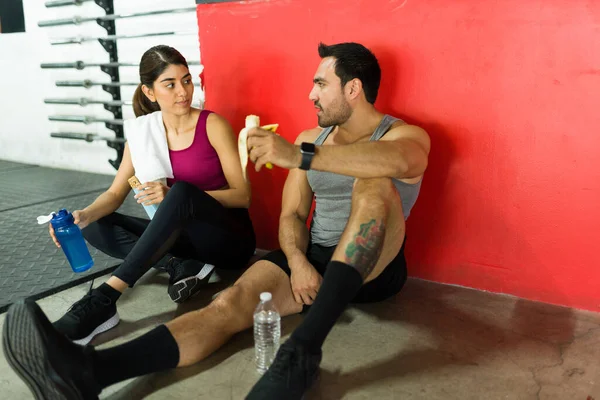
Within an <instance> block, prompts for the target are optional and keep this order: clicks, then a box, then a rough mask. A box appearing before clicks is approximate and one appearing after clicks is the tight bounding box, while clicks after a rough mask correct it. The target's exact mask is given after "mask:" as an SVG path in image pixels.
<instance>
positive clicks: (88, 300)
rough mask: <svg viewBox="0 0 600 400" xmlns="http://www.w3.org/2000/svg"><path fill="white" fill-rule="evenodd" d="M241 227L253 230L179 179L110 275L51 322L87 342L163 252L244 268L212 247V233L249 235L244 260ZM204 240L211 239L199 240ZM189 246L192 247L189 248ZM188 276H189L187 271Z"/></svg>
mask: <svg viewBox="0 0 600 400" xmlns="http://www.w3.org/2000/svg"><path fill="white" fill-rule="evenodd" d="M246 213H247V211H246ZM200 227H202V228H200ZM188 228H190V229H188ZM211 231H214V232H215V233H214V235H211V234H210V232H211ZM199 232H201V233H202V234H199ZM246 232H252V227H251V223H250V220H249V218H247V221H246V220H240V221H238V218H236V217H235V213H233V212H230V211H229V210H227V209H225V208H224V207H223V206H222V205H221V204H220V203H219V202H218V201H216V200H215V199H214V198H212V197H211V196H209V195H208V194H206V193H205V192H203V191H202V190H200V189H198V188H197V187H195V186H193V185H190V184H187V183H185V182H178V183H176V184H175V185H173V187H172V188H171V189H170V190H169V192H168V193H167V196H166V197H165V199H164V200H163V202H162V203H161V206H160V207H159V209H158V211H157V212H156V214H155V216H154V218H153V219H152V221H150V222H149V223H148V226H147V227H146V229H145V230H144V232H143V233H142V235H141V236H140V237H139V239H138V240H137V242H136V243H135V244H134V245H133V247H132V248H131V249H130V251H129V252H128V254H127V255H126V257H125V259H124V261H123V263H122V264H121V265H120V266H119V268H117V269H116V270H115V272H114V273H113V276H111V278H110V279H109V280H108V281H107V282H106V283H105V284H102V285H101V286H99V287H98V288H96V289H93V290H92V291H91V292H90V293H89V294H87V295H86V296H84V297H83V298H82V299H81V300H80V301H78V302H77V303H75V304H74V305H73V306H72V307H71V309H70V310H69V312H67V313H66V314H65V315H64V316H63V317H62V318H61V319H60V320H58V321H57V322H56V323H55V324H54V326H55V328H56V329H58V330H59V331H60V332H62V333H63V334H65V335H66V336H67V337H69V338H70V339H71V340H73V341H75V342H77V343H79V344H87V343H88V342H89V341H91V340H92V339H93V337H94V336H95V335H97V334H99V333H101V332H104V331H106V330H109V329H111V328H113V327H114V326H116V324H117V323H118V322H119V315H118V313H117V308H116V304H115V303H116V301H117V299H118V298H119V296H120V294H121V292H122V291H123V290H125V288H127V287H131V286H133V285H134V284H135V282H137V280H138V279H139V278H140V277H141V276H142V275H143V274H145V273H146V272H147V271H148V270H149V269H150V267H151V266H152V265H153V264H154V263H156V261H158V260H160V259H161V258H162V257H163V256H165V255H166V253H167V252H168V251H173V253H174V254H175V255H179V254H181V253H182V252H184V253H191V254H192V255H194V253H195V255H196V256H197V257H196V258H197V259H198V260H202V261H206V262H209V263H211V264H215V263H216V264H218V262H221V261H224V262H227V263H228V264H227V265H230V264H229V262H231V263H235V262H237V263H238V264H241V265H239V267H243V266H244V265H245V263H241V262H239V260H240V259H241V258H240V256H239V254H238V255H235V256H234V255H227V256H224V257H221V258H218V257H217V256H218V253H219V251H220V252H223V253H231V251H230V250H229V249H228V248H226V247H224V246H221V247H220V250H219V251H214V250H215V249H214V246H216V244H215V242H214V240H213V236H214V237H217V238H221V243H224V242H226V241H227V240H231V241H232V242H235V240H236V237H237V236H239V237H244V238H245V237H249V238H251V239H247V240H246V241H245V242H244V243H245V247H246V248H244V250H245V251H244V253H243V257H246V254H248V255H247V257H246V259H245V260H247V259H249V258H250V257H251V256H252V253H253V250H254V234H253V233H246ZM196 236H198V237H196ZM192 238H193V240H194V245H193V249H189V248H188V249H182V247H183V246H180V244H183V243H185V242H188V243H189V242H190V241H192ZM211 240H213V241H211ZM204 241H206V242H207V243H210V244H209V245H202V243H203V242H204ZM237 241H238V242H239V241H240V239H239V238H238V239H237ZM178 242H180V243H178ZM250 247H252V248H251V249H250ZM202 248H204V249H210V251H207V252H206V253H205V254H203V253H202V252H200V253H199V252H198V250H199V249H200V250H201V249H202ZM176 250H178V251H176ZM190 250H195V251H193V252H190ZM236 250H237V249H236ZM204 256H206V260H204ZM187 264H189V263H187ZM196 265H197V264H196ZM200 268H201V266H200ZM187 270H189V268H187ZM184 272H186V271H184ZM188 272H189V271H188ZM182 276H184V275H182V274H179V275H178V278H181V277H182ZM187 276H188V277H189V273H188V275H187ZM181 279H184V278H181ZM181 279H175V280H173V279H172V280H171V283H173V284H175V283H176V282H179V281H180V280H181ZM188 297H189V296H188Z"/></svg>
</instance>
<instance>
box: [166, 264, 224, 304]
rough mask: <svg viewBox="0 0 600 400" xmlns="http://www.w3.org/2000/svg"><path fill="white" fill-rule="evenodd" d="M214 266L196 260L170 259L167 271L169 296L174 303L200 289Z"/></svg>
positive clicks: (181, 300)
mask: <svg viewBox="0 0 600 400" xmlns="http://www.w3.org/2000/svg"><path fill="white" fill-rule="evenodd" d="M214 270H215V266H214V265H211V264H205V263H202V262H200V261H196V260H183V261H181V260H178V259H172V262H171V263H170V266H169V268H168V269H167V272H169V275H171V278H170V279H169V289H168V292H169V296H170V297H171V300H173V301H174V302H175V303H183V302H184V301H186V300H187V299H189V298H190V297H192V296H193V295H195V294H196V293H198V292H199V291H200V289H201V288H202V285H203V284H204V283H207V282H208V280H209V279H210V276H211V274H212V273H213V272H214Z"/></svg>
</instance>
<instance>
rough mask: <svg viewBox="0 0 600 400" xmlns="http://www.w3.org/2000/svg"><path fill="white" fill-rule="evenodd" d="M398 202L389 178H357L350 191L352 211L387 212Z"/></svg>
mask: <svg viewBox="0 0 600 400" xmlns="http://www.w3.org/2000/svg"><path fill="white" fill-rule="evenodd" d="M399 202H400V196H399V194H398V191H397V190H396V187H395V186H394V183H393V182H392V179H391V178H368V179H363V178H357V179H356V180H355V181H354V186H353V189H352V207H353V209H355V210H356V209H363V208H368V209H381V210H387V209H388V208H389V206H390V205H393V204H396V203H399Z"/></svg>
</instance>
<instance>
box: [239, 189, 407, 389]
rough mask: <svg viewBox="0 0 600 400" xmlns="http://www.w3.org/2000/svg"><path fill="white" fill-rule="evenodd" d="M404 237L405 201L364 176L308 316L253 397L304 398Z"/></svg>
mask: <svg viewBox="0 0 600 400" xmlns="http://www.w3.org/2000/svg"><path fill="white" fill-rule="evenodd" d="M403 240H404V216H403V212H402V202H401V200H400V196H399V194H398V192H397V191H396V188H395V187H394V185H393V183H392V181H391V180H390V179H388V178H376V179H358V180H356V182H355V185H354V189H353V192H352V210H351V215H350V218H349V219H348V223H347V225H346V228H345V230H344V232H343V234H342V236H341V238H340V242H339V243H338V246H337V247H336V250H335V252H334V254H333V257H332V260H331V261H330V262H329V264H328V265H327V269H326V271H325V276H324V277H323V282H322V284H321V288H320V289H319V292H318V293H317V297H316V299H315V301H314V303H313V305H312V306H311V308H310V310H309V311H308V313H307V314H306V317H305V318H304V320H303V321H302V323H301V324H300V326H298V328H296V330H295V331H294V332H293V333H292V336H291V338H290V339H289V340H288V341H286V342H285V343H284V344H283V345H282V346H281V348H280V350H279V352H278V353H277V356H276V357H275V360H274V361H273V364H272V366H271V367H270V368H269V370H268V371H267V372H266V373H265V375H263V377H262V378H261V379H260V380H259V381H258V382H257V384H256V385H255V386H254V387H253V388H252V390H251V391H250V393H249V394H248V397H247V399H250V400H255V399H256V400H259V399H260V400H265V399H266V400H270V399H280V398H287V399H300V398H302V396H303V394H304V393H305V391H306V390H307V389H308V388H309V387H310V386H311V385H312V383H313V382H314V380H315V379H316V376H317V374H318V371H319V365H320V362H321V346H322V345H323V342H324V341H325V338H326V337H327V335H328V334H329V331H330V330H331V328H332V327H333V325H334V324H335V322H336V320H337V319H338V318H339V316H340V315H341V314H342V312H343V311H344V309H345V308H346V306H347V305H348V303H349V302H350V301H351V300H352V299H353V298H354V297H355V296H356V294H357V293H358V291H359V290H360V288H361V287H362V285H363V283H364V282H366V281H369V280H372V279H375V278H376V277H377V276H379V274H381V272H382V271H383V270H384V269H385V267H386V266H387V265H388V264H389V263H390V262H391V261H392V260H393V259H394V258H395V257H396V256H397V254H398V253H399V251H400V248H401V246H402V242H403Z"/></svg>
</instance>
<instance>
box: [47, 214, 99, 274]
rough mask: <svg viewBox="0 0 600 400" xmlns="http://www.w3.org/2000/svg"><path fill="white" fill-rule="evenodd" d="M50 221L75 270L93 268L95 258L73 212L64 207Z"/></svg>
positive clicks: (81, 270) (82, 270) (80, 270)
mask: <svg viewBox="0 0 600 400" xmlns="http://www.w3.org/2000/svg"><path fill="white" fill-rule="evenodd" d="M50 223H51V224H52V228H54V234H55V235H56V239H58V242H59V243H60V247H61V248H62V249H63V251H64V252H65V255H66V256H67V260H69V264H71V268H72V269H73V271H75V272H84V271H87V270H88V269H90V268H92V266H93V265H94V260H92V256H91V255H90V252H89V250H88V248H87V246H86V244H85V240H84V239H83V235H82V234H81V229H79V227H78V226H77V225H75V219H74V218H73V214H71V213H70V212H68V211H67V210H65V209H64V208H63V209H61V210H60V211H59V212H58V213H54V215H53V216H52V219H51V220H50Z"/></svg>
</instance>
